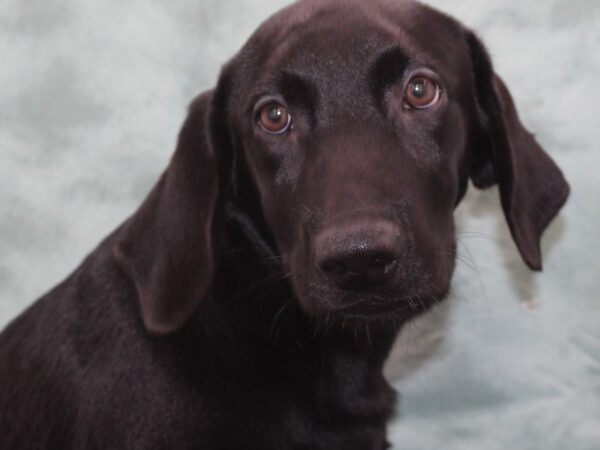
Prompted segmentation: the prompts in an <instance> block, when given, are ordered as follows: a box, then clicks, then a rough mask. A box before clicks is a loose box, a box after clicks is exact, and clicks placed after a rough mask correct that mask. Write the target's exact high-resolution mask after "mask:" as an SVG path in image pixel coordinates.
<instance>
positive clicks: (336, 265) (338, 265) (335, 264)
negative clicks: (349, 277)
mask: <svg viewBox="0 0 600 450" xmlns="http://www.w3.org/2000/svg"><path fill="white" fill-rule="evenodd" d="M319 268H320V269H321V270H322V271H323V272H325V273H327V274H332V275H344V274H346V273H347V272H348V267H347V266H346V265H345V264H344V263H342V262H340V261H336V260H334V259H331V260H327V261H324V262H323V263H321V264H319Z"/></svg>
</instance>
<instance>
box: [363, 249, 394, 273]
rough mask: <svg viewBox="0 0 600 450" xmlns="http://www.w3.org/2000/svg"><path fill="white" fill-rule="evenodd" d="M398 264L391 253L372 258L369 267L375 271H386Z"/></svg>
mask: <svg viewBox="0 0 600 450" xmlns="http://www.w3.org/2000/svg"><path fill="white" fill-rule="evenodd" d="M395 262H396V259H395V258H394V256H392V255H391V254H389V253H379V254H377V255H375V256H373V257H372V258H371V260H370V261H369V266H370V267H371V269H375V270H386V269H387V268H388V267H389V266H391V265H393V264H394V263H395Z"/></svg>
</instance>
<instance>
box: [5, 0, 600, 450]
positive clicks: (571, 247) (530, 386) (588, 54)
mask: <svg viewBox="0 0 600 450" xmlns="http://www.w3.org/2000/svg"><path fill="white" fill-rule="evenodd" d="M287 3H289V2H287V1H281V0H260V1H259V0H228V1H226V2H223V1H219V0H173V1H170V2H163V1H158V0H144V1H141V0H131V1H128V2H123V1H121V0H87V1H85V2H78V1H75V0H28V1H27V2H24V1H22V0H0V86H1V89H0V328H3V327H4V326H5V325H6V324H7V323H8V322H9V321H10V320H11V319H12V318H14V317H15V316H16V315H17V314H18V313H19V312H21V311H22V310H23V309H24V308H26V307H27V306H28V305H29V304H31V303H32V302H33V301H34V300H35V299H36V298H37V297H38V296H40V295H41V294H43V293H44V292H45V291H46V290H48V289H49V288H50V287H51V286H53V285H54V284H56V283H57V282H59V281H60V280H62V279H63V278H64V277H65V276H66V275H67V274H68V273H70V272H71V271H72V270H73V269H74V268H75V267H76V266H77V265H78V263H79V262H80V261H81V260H82V258H83V257H84V256H85V255H86V254H87V253H88V252H89V251H91V250H92V249H93V248H94V247H95V245H96V244H97V243H98V242H99V241H100V239H101V238H102V237H104V236H105V235H107V234H108V233H109V232H110V231H111V230H112V229H113V228H114V227H115V226H117V225H118V224H119V223H120V222H122V221H123V220H124V219H125V218H126V217H127V216H128V215H129V214H130V213H132V212H133V211H134V209H135V208H136V207H137V206H138V204H139V203H140V202H141V200H142V199H143V197H144V196H145V195H146V193H147V192H148V191H149V189H150V187H151V186H152V185H153V183H154V182H155V181H156V180H157V178H158V176H159V174H160V172H161V171H162V169H163V168H164V167H165V166H166V164H167V161H168V159H169V157H170V155H171V152H172V150H173V148H174V142H175V137H176V134H177V132H178V129H179V126H180V124H181V122H182V120H183V117H184V113H185V109H186V106H187V104H188V102H189V100H190V99H191V98H192V97H194V96H195V95H196V94H197V93H199V92H200V91H203V90H205V89H208V88H211V87H212V86H213V85H214V84H215V81H216V79H217V76H218V73H219V70H220V67H221V65H222V64H223V63H224V62H226V61H227V60H228V59H229V58H230V57H231V56H233V55H234V53H235V52H236V51H237V50H238V49H239V47H240V46H241V45H242V44H243V43H244V41H245V40H246V39H247V38H248V36H249V35H250V33H251V32H252V31H253V30H254V29H255V28H256V27H257V26H258V25H259V23H260V22H262V21H263V20H264V19H265V18H266V17H268V16H269V15H270V14H271V13H273V12H275V11H276V10H277V9H279V8H280V7H282V6H284V5H285V4H287ZM427 3H430V4H432V5H434V6H437V7H439V8H441V9H442V10H444V11H446V12H448V13H450V14H451V15H453V16H455V17H456V18H458V19H459V20H461V21H462V22H464V23H465V24H467V25H468V26H470V27H472V28H473V29H474V30H475V31H476V32H478V34H479V35H480V36H481V37H482V38H483V40H484V41H485V42H486V44H487V46H488V48H489V50H490V52H491V54H492V57H493V59H494V62H495V65H496V69H497V71H498V72H499V73H500V74H501V75H502V77H503V78H504V79H505V81H506V82H507V84H508V85H509V87H510V89H511V91H512V93H513V95H514V97H515V100H516V103H517V105H518V108H519V111H520V113H521V116H522V119H523V121H524V123H525V124H526V125H527V126H528V128H529V129H530V130H531V131H533V132H534V133H535V134H536V135H537V137H538V140H539V141H540V142H541V143H542V145H543V146H544V147H545V149H546V150H547V151H548V153H550V154H551V155H552V157H553V158H554V159H555V160H556V161H557V162H558V164H559V165H560V166H561V167H562V168H563V170H564V172H565V174H566V177H567V179H568V180H569V181H570V183H571V187H572V196H571V198H570V200H569V203H568V204H567V206H566V208H565V209H564V210H563V212H562V213H561V215H560V217H559V218H558V219H557V220H556V221H555V222H554V223H553V224H552V226H551V228H550V229H549V230H548V232H547V233H546V235H545V237H544V241H543V248H544V256H545V258H544V263H545V271H544V272H543V273H542V274H532V273H531V272H529V271H528V269H527V268H526V267H525V265H524V264H523V263H522V262H521V260H520V258H519V256H518V254H517V251H516V248H515V246H514V245H513V243H512V241H511V239H510V236H509V234H508V231H507V227H506V225H505V223H504V218H503V216H502V213H501V210H500V206H499V201H498V192H497V190H496V189H491V190H489V191H485V192H481V191H476V190H475V189H471V190H470V192H469V194H468V195H467V199H466V201H465V202H464V203H463V204H462V205H461V207H460V208H459V209H458V210H457V214H456V216H457V222H458V230H459V231H458V237H459V247H460V255H459V256H460V260H459V264H458V270H457V274H456V277H455V281H454V287H453V292H452V295H451V298H450V301H449V302H448V303H446V305H445V306H444V307H442V308H439V309H437V310H435V311H433V312H432V313H431V314H429V315H428V316H426V317H423V318H421V319H419V320H418V321H417V322H415V323H413V324H411V325H410V326H409V327H407V328H406V329H405V330H404V332H403V334H402V336H401V337H400V339H399V342H398V345H397V346H396V349H395V352H394V354H393V356H392V358H391V360H390V364H389V367H388V374H389V377H390V379H391V380H392V381H393V382H394V384H395V386H396V387H397V388H398V389H399V390H400V392H401V402H400V404H399V406H398V416H397V420H396V421H395V422H394V423H392V425H391V428H390V434H391V440H392V442H393V443H394V445H395V447H394V448H398V449H411V450H421V449H422V450H430V449H433V448H438V447H440V446H443V447H444V448H445V449H460V450H468V449H478V450H480V449H485V450H495V449H532V450H539V449H542V448H543V449H544V450H566V449H569V450H588V449H589V450H593V449H595V450H597V449H598V448H600V264H599V262H600V261H599V260H600V256H599V254H600V231H599V230H598V226H599V224H600V173H599V172H600V153H599V150H598V146H599V144H598V142H600V106H599V101H600V87H599V86H600V83H599V79H600V2H598V0H547V1H544V2H540V1H539V0H494V1H493V2H492V1H481V0H430V1H428V2H427ZM0 385H1V380H0Z"/></svg>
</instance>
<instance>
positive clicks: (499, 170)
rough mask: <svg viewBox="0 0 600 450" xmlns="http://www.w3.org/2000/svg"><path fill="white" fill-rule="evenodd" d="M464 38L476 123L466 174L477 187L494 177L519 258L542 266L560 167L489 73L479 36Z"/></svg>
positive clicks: (562, 196) (563, 185) (560, 187)
mask: <svg viewBox="0 0 600 450" xmlns="http://www.w3.org/2000/svg"><path fill="white" fill-rule="evenodd" d="M466 40H467V44H468V47H469V51H470V54H471V59H472V64H473V72H474V79H475V85H476V97H477V99H476V100H477V110H478V115H479V124H478V127H477V128H478V129H479V130H478V132H477V138H476V139H475V142H476V144H475V146H474V149H473V164H472V167H471V179H472V180H473V184H474V185H475V186H477V187H479V188H486V187H489V186H491V185H493V184H495V183H498V187H499V190H500V199H501V202H502V208H503V209H504V214H505V216H506V220H507V222H508V226H509V228H510V231H511V234H512V237H513V239H514V241H515V243H516V244H517V247H518V249H519V252H520V253H521V256H522V258H523V260H524V261H525V263H526V264H527V265H528V266H529V267H530V268H531V269H533V270H541V269H542V258H541V250H540V239H541V236H542V233H543V232H544V229H545V228H546V226H547V225H548V224H549V223H550V221H551V220H552V219H553V218H554V217H555V216H556V214H557V213H558V211H559V210H560V208H561V207H562V206H563V205H564V203H565V201H566V200H567V197H568V195H569V185H568V184H567V182H566V180H565V178H564V177H563V174H562V172H561V171H560V169H559V168H558V167H557V166H556V164H555V163H554V162H553V161H552V159H551V158H550V157H549V156H548V155H547V154H546V152H545V151H544V150H543V149H542V148H541V147H540V145H539V144H538V143H537V142H536V140H535V138H534V137H533V135H532V134H531V133H529V132H528V131H527V130H526V129H525V127H524V126H523V124H522V123H521V121H520V120H519V116H518V114H517V111H516V108H515V105H514V103H513V100H512V97H511V95H510V92H509V91H508V89H507V87H506V85H505V84H504V82H503V81H502V80H501V79H500V77H498V75H496V74H495V73H494V70H493V67H492V63H491V61H490V57H489V55H488V53H487V51H486V50H485V47H484V46H483V44H482V43H481V41H480V40H479V39H478V38H477V37H476V36H475V35H474V34H473V33H472V32H470V31H468V32H466Z"/></svg>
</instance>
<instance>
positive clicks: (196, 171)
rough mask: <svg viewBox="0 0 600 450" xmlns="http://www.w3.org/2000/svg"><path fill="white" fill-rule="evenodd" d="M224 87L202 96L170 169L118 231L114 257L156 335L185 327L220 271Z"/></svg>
mask: <svg viewBox="0 0 600 450" xmlns="http://www.w3.org/2000/svg"><path fill="white" fill-rule="evenodd" d="M221 96H222V94H220V91H219V88H217V90H216V91H210V92H207V93H204V94H202V95H200V96H199V97H197V98H196V99H195V100H194V101H193V103H192V104H191V106H190V108H189V112H188V116H187V118H186V120H185V122H184V124H183V127H182V129H181V131H180V133H179V139H178V143H177V147H176V150H175V153H174V155H173V157H172V159H171V161H170V163H169V166H168V168H167V170H166V171H165V172H164V173H163V175H162V177H161V178H160V180H159V182H158V183H157V185H156V186H155V187H154V189H153V190H152V191H151V192H150V194H149V195H148V197H147V198H146V200H145V201H144V203H143V204H142V206H141V207H140V208H139V209H138V211H137V212H136V213H135V214H134V215H133V216H132V217H131V218H130V219H129V220H128V221H127V222H126V223H125V224H124V225H123V227H122V229H121V230H120V232H119V236H118V240H117V243H116V245H115V247H114V254H115V256H116V258H117V260H118V262H119V263H120V264H121V266H122V267H123V269H124V270H125V272H126V273H127V274H128V275H129V276H130V277H131V279H132V280H133V282H134V283H135V286H136V289H137V295H138V298H139V304H140V309H141V314H142V318H143V321H144V324H145V326H146V328H147V330H148V331H149V332H150V333H151V334H155V335H162V334H167V333H171V332H174V331H176V330H177V329H179V328H180V327H181V326H183V325H184V324H185V323H186V322H187V321H188V320H189V318H190V317H191V316H192V314H193V313H194V312H195V311H196V309H197V308H198V305H199V303H200V301H201V300H202V298H203V297H205V296H206V295H207V290H208V289H209V287H210V285H211V283H212V279H213V275H214V272H215V257H214V255H213V233H212V231H213V230H212V229H213V220H214V217H215V211H216V208H217V203H220V201H219V197H220V193H219V190H220V189H219V184H222V180H219V172H220V166H221V165H222V162H221V161H219V160H220V159H221V158H224V157H226V156H225V155H226V154H227V152H228V151H227V149H224V148H222V146H223V145H225V144H224V142H225V141H226V140H225V139H224V138H223V137H222V136H219V133H223V132H224V130H223V129H222V128H223V125H222V124H221V123H219V119H218V117H219V114H218V113H217V109H218V108H219V103H221V102H224V100H223V99H222V98H219V97H221Z"/></svg>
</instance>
